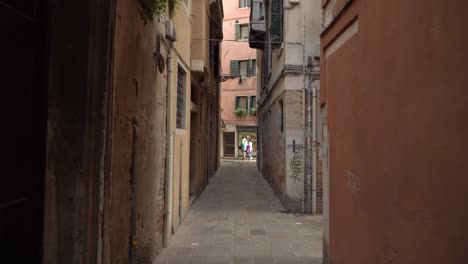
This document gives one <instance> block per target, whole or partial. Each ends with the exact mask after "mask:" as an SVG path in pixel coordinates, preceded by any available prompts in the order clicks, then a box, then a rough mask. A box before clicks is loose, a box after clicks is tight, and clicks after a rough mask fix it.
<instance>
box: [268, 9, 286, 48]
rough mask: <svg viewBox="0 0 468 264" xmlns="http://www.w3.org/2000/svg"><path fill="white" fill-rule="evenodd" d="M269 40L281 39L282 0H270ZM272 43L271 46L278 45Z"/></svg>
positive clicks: (279, 40)
mask: <svg viewBox="0 0 468 264" xmlns="http://www.w3.org/2000/svg"><path fill="white" fill-rule="evenodd" d="M270 35H271V40H272V41H273V42H282V41H283V0H273V1H272V2H271V30H270ZM279 45H280V44H278V43H274V44H272V46H274V47H275V46H279Z"/></svg>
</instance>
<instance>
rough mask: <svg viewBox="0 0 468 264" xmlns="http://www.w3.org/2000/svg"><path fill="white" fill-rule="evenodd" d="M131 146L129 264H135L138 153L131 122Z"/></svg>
mask: <svg viewBox="0 0 468 264" xmlns="http://www.w3.org/2000/svg"><path fill="white" fill-rule="evenodd" d="M132 125H133V146H132V169H131V199H132V204H131V224H130V230H131V233H130V264H133V263H135V249H136V246H137V238H136V184H137V165H138V163H137V161H138V159H137V158H138V156H137V151H138V126H137V124H136V121H135V120H133V124H132Z"/></svg>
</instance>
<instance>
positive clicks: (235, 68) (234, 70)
mask: <svg viewBox="0 0 468 264" xmlns="http://www.w3.org/2000/svg"><path fill="white" fill-rule="evenodd" d="M237 76H239V62H238V61H236V60H232V61H231V77H237Z"/></svg>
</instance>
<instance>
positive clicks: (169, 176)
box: [163, 47, 174, 247]
mask: <svg viewBox="0 0 468 264" xmlns="http://www.w3.org/2000/svg"><path fill="white" fill-rule="evenodd" d="M172 59H173V55H172V47H169V49H168V55H167V87H166V90H167V92H166V97H167V110H166V126H167V127H166V186H165V193H166V197H165V200H166V201H165V202H166V204H165V219H164V223H165V224H164V236H163V246H164V247H167V244H168V239H169V235H170V234H171V229H172V197H173V195H172V192H173V180H174V179H173V178H174V167H173V163H174V133H173V132H172V78H173V71H172Z"/></svg>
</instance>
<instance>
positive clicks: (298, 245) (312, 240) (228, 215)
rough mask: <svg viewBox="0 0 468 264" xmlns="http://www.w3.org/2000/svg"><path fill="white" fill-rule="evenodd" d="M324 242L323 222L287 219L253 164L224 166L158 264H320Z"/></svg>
mask: <svg viewBox="0 0 468 264" xmlns="http://www.w3.org/2000/svg"><path fill="white" fill-rule="evenodd" d="M322 236H323V232H322V218H321V217H320V216H305V217H302V216H300V215H294V214H287V213H285V212H284V207H283V206H282V205H281V203H280V201H279V200H278V198H277V197H276V196H275V195H274V193H273V192H272V190H271V188H270V186H269V185H268V184H267V182H266V181H265V180H264V179H263V177H262V175H261V174H260V173H259V172H258V171H257V169H256V166H255V163H254V162H240V161H236V162H235V161H222V166H221V168H220V169H219V171H218V173H217V174H216V176H215V177H213V178H212V180H211V181H210V184H209V185H208V186H207V188H206V190H205V191H204V192H203V193H202V194H201V195H200V197H199V198H198V199H197V200H196V201H195V203H194V204H193V206H192V208H191V210H190V212H189V213H188V215H187V217H186V218H185V219H184V221H183V222H182V225H181V226H180V228H179V230H177V232H176V233H175V235H174V236H173V237H172V238H171V240H170V241H169V247H168V248H166V249H163V251H162V253H161V254H160V256H159V257H158V258H157V259H156V261H155V262H154V264H160V263H161V264H163V263H164V264H169V263H170V264H172V263H177V264H179V263H181V264H182V263H200V264H202V263H218V264H221V263H245V264H248V263H255V264H258V263H277V264H280V263H309V264H315V263H317V264H318V263H322V262H321V255H322Z"/></svg>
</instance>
